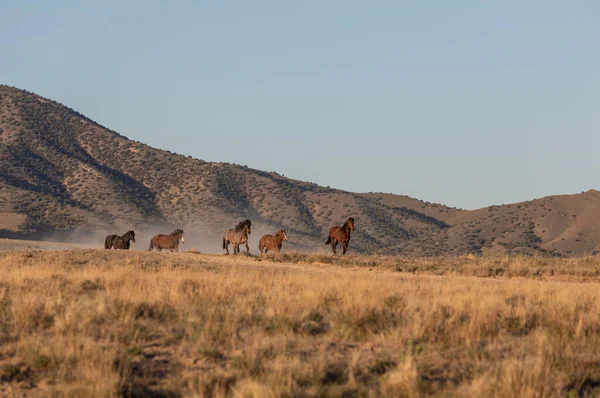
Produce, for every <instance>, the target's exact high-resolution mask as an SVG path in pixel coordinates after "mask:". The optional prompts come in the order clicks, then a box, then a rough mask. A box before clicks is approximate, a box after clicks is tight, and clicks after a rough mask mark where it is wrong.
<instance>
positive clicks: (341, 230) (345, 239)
mask: <svg viewBox="0 0 600 398" xmlns="http://www.w3.org/2000/svg"><path fill="white" fill-rule="evenodd" d="M352 231H354V218H352V217H350V218H348V221H346V222H345V223H344V225H342V226H341V227H338V226H337V225H336V226H335V227H331V229H330V230H329V238H328V239H327V242H325V244H326V245H328V244H330V243H331V250H333V254H335V253H337V251H336V250H335V248H336V246H337V245H338V243H341V244H342V249H343V253H342V254H346V250H348V244H349V243H350V232H352Z"/></svg>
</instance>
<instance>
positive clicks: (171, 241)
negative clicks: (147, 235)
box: [148, 229, 185, 252]
mask: <svg viewBox="0 0 600 398" xmlns="http://www.w3.org/2000/svg"><path fill="white" fill-rule="evenodd" d="M179 242H181V243H184V242H185V239H184V237H183V230H182V229H176V230H175V231H173V232H171V233H170V234H169V235H163V234H158V235H156V236H155V237H154V238H152V240H150V248H149V249H148V251H149V252H150V251H152V249H156V250H158V251H159V252H160V251H162V249H169V250H171V251H173V250H175V251H176V252H178V251H179Z"/></svg>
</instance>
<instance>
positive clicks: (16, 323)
mask: <svg viewBox="0 0 600 398" xmlns="http://www.w3.org/2000/svg"><path fill="white" fill-rule="evenodd" d="M599 282H600V259H598V258H594V257H586V258H580V259H547V258H525V257H497V258H479V257H461V258H426V259H425V258H422V259H409V258H397V257H370V256H348V257H341V256H337V257H333V256H330V255H322V254H319V255H304V254H297V253H291V254H281V255H277V256H268V257H266V258H265V259H264V260H263V261H256V259H255V258H251V257H246V256H242V255H240V256H216V255H203V254H199V253H190V252H188V253H178V254H175V253H145V252H117V251H105V250H72V251H56V252H8V253H0V396H11V395H12V396H33V397H35V396H73V397H80V396H94V397H96V396H98V397H102V396H166V397H170V396H173V397H176V396H214V397H224V396H232V397H279V396H286V397H312V396H344V397H354V396H357V397H361V396H393V397H396V396H407V397H418V396H426V395H437V396H457V397H464V396H475V397H514V396H519V397H552V396H593V395H594V394H598V393H599V391H598V390H597V389H596V388H597V387H598V386H600V351H599V348H600V346H599V343H600V289H599V287H600V284H599ZM595 389H596V390H595Z"/></svg>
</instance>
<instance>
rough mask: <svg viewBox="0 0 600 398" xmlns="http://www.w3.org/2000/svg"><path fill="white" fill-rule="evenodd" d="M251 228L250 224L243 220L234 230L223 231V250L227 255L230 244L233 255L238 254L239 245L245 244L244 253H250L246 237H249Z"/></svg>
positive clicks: (248, 221)
mask: <svg viewBox="0 0 600 398" xmlns="http://www.w3.org/2000/svg"><path fill="white" fill-rule="evenodd" d="M251 227H252V222H251V221H250V220H244V221H242V222H240V223H239V224H238V225H236V226H235V228H233V229H230V230H228V231H225V234H223V250H226V251H227V254H229V244H230V243H231V244H232V245H233V254H236V253H239V252H240V245H241V244H242V243H245V244H246V253H250V247H249V246H248V235H250V232H251V231H250V230H251Z"/></svg>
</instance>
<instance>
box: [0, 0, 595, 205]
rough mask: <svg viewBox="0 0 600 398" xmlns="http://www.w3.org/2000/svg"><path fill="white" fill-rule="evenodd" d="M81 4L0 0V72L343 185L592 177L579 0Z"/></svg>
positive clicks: (174, 135)
mask: <svg viewBox="0 0 600 398" xmlns="http://www.w3.org/2000/svg"><path fill="white" fill-rule="evenodd" d="M84 3H88V4H87V5H86V4H84ZM93 3H94V4H93V5H92V2H80V1H52V2H50V1H48V2H41V1H37V2H35V1H26V0H21V1H13V0H8V1H7V0H2V1H0V21H1V23H0V83H4V84H9V85H12V86H17V87H19V88H24V89H27V90H30V91H33V92H35V93H38V94H40V95H43V96H45V97H49V98H52V99H54V100H57V101H59V102H62V103H64V104H66V105H68V106H70V107H72V108H74V109H76V110H78V111H80V112H81V113H83V114H85V115H87V116H89V117H90V118H92V119H94V120H96V121H97V122H99V123H101V124H103V125H105V126H107V127H109V128H111V129H113V130H116V131H118V132H119V133H121V134H123V135H125V136H127V137H129V138H131V139H135V140H139V141H142V142H144V143H147V144H150V145H152V146H155V147H159V148H164V149H169V150H171V151H174V152H178V153H183V154H186V155H192V156H194V157H197V158H200V159H205V160H210V161H226V162H232V163H239V164H245V165H248V166H250V167H253V168H257V169H261V170H269V171H272V170H273V171H278V172H279V173H283V174H285V175H286V176H288V177H293V178H297V179H300V180H307V181H313V182H317V183H319V184H321V185H330V186H332V187H336V188H341V189H346V190H351V191H364V192H367V191H383V192H393V193H398V194H406V195H410V196H413V197H417V198H420V199H424V200H428V201H432V202H440V203H444V204H448V205H451V206H458V207H463V208H476V207H482V206H487V205H491V204H502V203H508V202H514V201H521V200H529V199H533V198H539V197H541V196H545V195H549V194H557V193H575V192H581V191H583V190H587V189H590V188H598V186H599V185H600V184H598V177H597V176H598V175H599V174H600V151H599V149H600V134H599V133H600V48H599V45H600V23H599V21H600V3H598V2H596V1H591V0H589V1H572V2H567V1H495V2H488V1H479V0H478V1H437V2H424V1H378V2H364V1H360V2H359V1H297V2H290V1H268V2H267V1H244V2H242V1H238V2H217V1H211V2H206V1H205V2H202V1H195V2H192V1H190V2H182V1H179V2H165V1H112V0H111V1H98V2H93Z"/></svg>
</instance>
